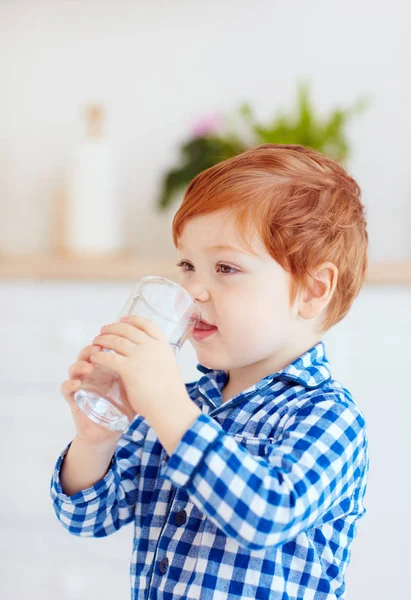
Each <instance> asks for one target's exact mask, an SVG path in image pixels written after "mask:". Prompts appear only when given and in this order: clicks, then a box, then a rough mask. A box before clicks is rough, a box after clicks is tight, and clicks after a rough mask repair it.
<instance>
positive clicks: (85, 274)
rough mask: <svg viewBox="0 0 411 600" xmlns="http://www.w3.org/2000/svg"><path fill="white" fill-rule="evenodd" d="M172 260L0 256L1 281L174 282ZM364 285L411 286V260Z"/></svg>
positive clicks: (372, 272) (371, 271) (375, 269)
mask: <svg viewBox="0 0 411 600" xmlns="http://www.w3.org/2000/svg"><path fill="white" fill-rule="evenodd" d="M174 262H175V261H174V257H172V258H170V259H167V258H161V257H159V258H156V257H151V258H144V257H136V256H127V255H126V256H118V257H113V256H106V257H99V258H85V257H77V256H64V255H61V256H50V255H47V254H38V255H18V256H5V255H0V280H5V279H12V280H25V279H31V280H60V281H107V282H108V281H136V280H137V279H138V278H139V277H142V276H143V275H160V276H162V277H168V278H169V279H175V278H177V276H178V268H177V267H176V266H175V264H174ZM366 284H367V285H411V260H410V261H392V262H389V261H387V262H379V263H378V262H377V263H372V264H370V265H369V268H368V275H367V278H366Z"/></svg>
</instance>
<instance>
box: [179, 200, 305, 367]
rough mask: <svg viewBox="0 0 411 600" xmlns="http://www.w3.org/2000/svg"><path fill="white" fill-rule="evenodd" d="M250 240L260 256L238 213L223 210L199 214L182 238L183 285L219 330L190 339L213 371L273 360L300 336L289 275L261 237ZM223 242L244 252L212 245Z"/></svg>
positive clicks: (205, 316) (187, 226)
mask: <svg viewBox="0 0 411 600" xmlns="http://www.w3.org/2000/svg"><path fill="white" fill-rule="evenodd" d="M248 241H249V243H250V244H251V246H252V248H253V251H254V252H255V255H254V256H253V255H252V254H250V253H249V252H248V250H247V248H246V246H245V244H244V242H243V241H242V239H241V237H240V236H239V234H238V233H237V231H236V227H235V220H234V217H233V216H231V215H228V214H227V213H221V212H218V213H212V214H209V215H203V216H199V217H193V218H192V219H190V220H189V221H188V222H187V223H186V225H185V226H184V229H183V231H182V234H181V237H180V239H179V249H178V250H177V252H178V259H179V261H180V260H181V261H184V264H183V266H181V267H180V270H181V273H180V284H181V285H182V286H183V287H184V288H185V289H186V290H187V291H188V292H190V293H191V295H192V296H194V298H195V299H196V300H197V302H198V303H199V304H200V306H201V309H202V317H203V319H204V320H205V321H207V322H208V323H210V324H212V325H215V326H216V327H217V328H218V330H217V331H216V332H215V333H213V334H212V335H210V336H209V337H206V338H205V339H203V340H201V341H200V340H196V339H194V338H193V337H190V342H191V343H192V345H193V347H194V348H195V350H196V354H197V358H198V360H199V362H200V363H201V364H203V365H204V366H206V367H208V368H211V369H222V370H226V371H227V370H229V369H236V368H242V367H245V366H249V365H252V364H254V363H257V362H259V363H261V362H263V363H264V362H266V361H270V358H272V357H273V356H275V355H276V354H278V353H279V352H280V351H282V350H283V348H284V344H285V345H286V346H287V343H289V342H290V337H291V339H292V338H293V337H295V336H296V335H298V327H297V325H298V324H297V320H298V314H297V313H298V311H297V312H296V310H295V309H293V310H291V308H290V307H289V285H290V279H289V275H288V273H287V272H286V271H285V270H284V269H283V268H282V267H281V266H280V265H279V264H278V263H277V262H276V261H275V260H274V259H273V258H272V257H271V256H270V254H269V253H268V252H267V250H266V248H265V246H264V245H263V242H262V240H261V238H260V236H259V235H257V234H256V235H255V237H253V238H251V239H249V240H248ZM222 244H224V245H232V246H234V247H235V248H238V251H233V250H228V249H224V250H223V249H218V250H216V249H212V248H213V247H214V246H216V245H222ZM300 327H301V325H300Z"/></svg>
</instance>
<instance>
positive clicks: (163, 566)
mask: <svg viewBox="0 0 411 600" xmlns="http://www.w3.org/2000/svg"><path fill="white" fill-rule="evenodd" d="M158 568H159V569H160V573H165V572H166V571H167V569H168V558H163V559H162V560H160V564H159V565H158Z"/></svg>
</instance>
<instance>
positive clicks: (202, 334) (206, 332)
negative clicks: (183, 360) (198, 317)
mask: <svg viewBox="0 0 411 600" xmlns="http://www.w3.org/2000/svg"><path fill="white" fill-rule="evenodd" d="M216 331H218V327H216V326H215V325H209V324H208V323H204V321H200V322H199V323H197V325H196V326H195V328H194V329H193V338H194V339H195V340H196V341H197V342H199V341H201V340H204V339H205V338H208V337H210V336H211V335H212V334H213V333H216Z"/></svg>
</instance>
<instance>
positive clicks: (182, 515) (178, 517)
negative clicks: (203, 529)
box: [174, 510, 187, 525]
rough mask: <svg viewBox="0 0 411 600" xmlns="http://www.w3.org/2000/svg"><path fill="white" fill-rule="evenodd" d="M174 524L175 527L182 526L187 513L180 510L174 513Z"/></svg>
mask: <svg viewBox="0 0 411 600" xmlns="http://www.w3.org/2000/svg"><path fill="white" fill-rule="evenodd" d="M174 519H175V522H176V523H177V525H184V523H185V522H186V521H187V513H186V511H185V510H180V512H178V513H176V514H175V516H174Z"/></svg>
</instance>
